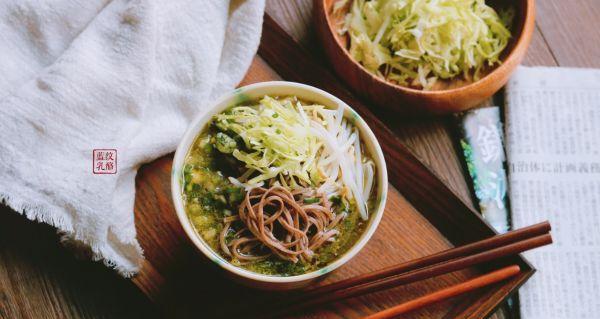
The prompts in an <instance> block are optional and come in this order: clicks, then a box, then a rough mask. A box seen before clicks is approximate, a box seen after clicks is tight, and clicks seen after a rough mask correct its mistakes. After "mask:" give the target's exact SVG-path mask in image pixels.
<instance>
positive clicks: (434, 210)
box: [132, 16, 534, 318]
mask: <svg viewBox="0 0 600 319" xmlns="http://www.w3.org/2000/svg"><path fill="white" fill-rule="evenodd" d="M324 65H325V64H321V63H319V62H317V61H316V60H315V59H314V58H312V57H311V56H310V54H309V53H307V52H306V51H305V50H304V49H302V48H301V47H300V46H299V45H298V44H297V43H295V42H294V41H293V40H292V39H291V38H290V37H289V35H287V34H286V33H285V32H284V31H283V30H282V29H281V28H279V26H278V25H277V24H276V23H275V22H274V21H273V20H272V19H271V18H269V17H268V16H266V17H265V23H264V28H263V37H262V40H261V45H260V49H259V54H258V56H257V57H256V58H255V59H254V62H253V64H252V66H251V67H250V70H249V71H248V74H247V75H246V77H245V79H244V80H243V82H242V83H241V85H246V84H250V83H255V82H260V81H268V80H280V79H284V80H289V81H296V82H303V83H306V84H310V85H314V86H317V87H319V88H321V89H324V90H325V91H328V92H330V93H332V94H334V95H336V96H337V97H339V98H341V99H342V100H344V101H345V102H346V103H348V104H349V105H350V106H352V107H353V108H354V109H355V110H357V111H358V112H359V113H360V115H361V116H362V117H363V118H364V119H365V120H366V122H367V123H368V124H369V125H370V127H371V129H372V130H373V131H374V133H375V135H376V136H377V138H378V139H379V142H380V144H381V146H382V149H383V151H384V153H385V156H386V162H387V165H388V175H389V178H390V191H389V195H388V202H387V205H386V209H385V214H384V217H383V220H382V222H381V224H380V226H379V228H378V230H377V232H376V233H375V235H374V236H373V238H372V239H371V240H370V241H369V243H368V244H367V245H366V246H365V248H364V249H363V250H362V251H361V252H360V253H359V254H358V255H357V256H356V257H354V259H352V260H351V261H350V262H349V263H347V264H346V265H345V266H343V267H341V268H340V269H338V270H337V271H335V272H333V273H332V274H331V275H330V276H328V277H327V278H326V279H325V280H324V281H323V282H322V283H328V282H333V281H337V280H340V279H344V278H348V277H351V276H355V275H358V274H361V273H365V272H368V271H372V270H376V269H380V268H383V267H386V266H390V265H393V264H396V263H399V262H402V261H407V260H410V259H414V258H417V257H421V256H424V255H428V254H431V253H434V252H437V251H440V250H443V249H447V248H449V247H452V246H454V245H460V244H464V243H466V242H470V241H474V240H478V239H481V238H484V237H489V236H491V235H493V234H494V232H493V230H492V229H491V228H490V227H489V226H488V225H487V224H486V223H485V222H484V221H483V220H482V219H481V218H480V216H479V215H478V214H477V213H476V212H474V211H472V210H471V209H469V208H468V206H467V205H466V204H465V203H463V202H462V201H461V200H460V199H459V197H457V196H456V195H455V194H454V193H453V192H452V191H451V190H450V189H449V188H448V187H447V186H446V185H445V184H444V183H443V182H441V181H440V179H439V178H438V177H437V176H435V174H433V173H432V172H431V171H430V170H429V169H428V168H427V167H426V166H425V165H423V164H422V163H421V162H420V161H419V160H418V159H417V158H416V157H415V156H413V155H412V154H411V153H410V152H409V151H408V150H407V149H406V148H405V147H404V146H403V145H402V144H401V143H400V142H399V140H398V138H397V137H396V136H395V135H394V134H393V133H392V132H391V131H390V130H389V129H388V128H387V127H386V126H385V125H384V124H383V123H382V122H381V121H380V120H379V119H378V118H377V117H376V116H375V115H373V113H371V112H370V111H369V109H368V108H367V106H366V105H365V104H363V103H362V102H361V101H360V100H358V99H357V98H355V97H354V96H353V95H352V94H351V93H350V92H348V91H347V90H346V89H345V88H344V87H343V86H342V85H341V84H340V83H339V81H338V80H337V79H336V78H335V77H334V76H333V75H332V74H331V73H330V72H329V71H328V70H327V69H326V68H325V67H324ZM171 163H172V154H171V155H168V156H165V157H163V158H161V159H159V160H157V161H154V162H153V163H151V164H149V165H146V166H144V167H143V168H142V169H141V170H140V172H139V173H138V177H137V180H136V187H137V196H136V202H135V219H136V229H137V233H138V240H139V241H140V244H141V245H142V248H143V249H144V254H145V257H146V260H145V262H144V264H143V266H142V270H141V272H140V273H139V274H138V275H137V276H136V277H134V278H133V279H132V280H133V282H134V284H135V285H136V286H138V287H139V288H140V289H141V290H142V291H143V292H144V293H145V294H146V295H147V296H148V297H149V298H150V299H152V300H153V301H155V302H156V303H157V304H158V305H159V306H160V307H161V308H162V309H163V310H164V311H165V314H166V315H168V317H200V318H215V317H229V316H231V315H232V314H239V311H240V310H241V309H252V305H254V304H261V305H262V304H264V302H265V301H268V300H269V299H270V298H272V297H273V296H274V295H273V294H272V293H269V292H262V291H257V290H253V289H250V288H246V287H243V286H240V285H237V284H235V283H233V282H231V281H230V280H229V279H227V278H225V277H224V276H222V273H221V270H220V269H217V268H216V266H215V265H213V264H212V263H211V262H209V261H207V260H205V259H203V258H202V257H201V253H200V252H198V251H197V249H196V248H195V247H194V246H193V245H192V244H191V243H190V242H189V241H188V240H187V238H186V236H185V234H184V232H183V229H182V228H181V226H180V225H179V222H178V220H177V217H176V214H175V211H174V208H173V205H172V202H171V195H170V194H171V193H170V174H171ZM508 262H510V263H518V264H520V265H521V267H522V268H523V269H524V271H523V272H522V273H521V274H520V275H519V276H517V277H515V278H513V279H510V280H508V281H506V282H503V283H500V284H497V285H495V286H493V287H491V288H488V289H484V290H481V291H479V292H477V293H472V294H470V295H468V296H466V297H460V298H455V299H453V300H449V301H446V302H444V303H440V304H438V305H434V306H431V307H427V308H426V309H422V310H419V311H416V312H413V313H411V314H409V315H407V316H405V318H481V317H485V316H487V315H489V314H490V313H491V312H492V311H493V310H494V309H495V308H496V307H497V306H498V305H499V304H500V303H501V302H502V301H503V300H504V299H505V298H507V297H508V296H509V295H510V294H511V293H513V292H514V291H515V290H516V289H517V288H518V287H519V286H520V285H521V284H523V283H524V282H525V281H526V280H527V279H528V278H529V277H530V276H531V275H532V274H533V272H534V270H533V269H532V268H531V267H530V266H529V264H527V262H526V261H524V260H523V259H522V258H521V257H519V256H517V257H512V258H509V259H507V260H503V261H499V262H498V263H497V264H496V265H489V267H494V266H498V265H500V264H504V263H508ZM483 270H485V269H483V268H480V269H476V268H472V269H467V270H464V271H459V272H454V273H451V274H447V275H444V276H439V277H436V278H434V279H430V280H425V281H422V282H418V283H414V284H411V285H406V286H402V287H397V288H394V289H390V290H387V291H383V292H378V293H374V294H371V295H367V296H363V297H359V298H354V299H350V300H346V301H342V302H337V303H332V304H329V305H326V306H324V307H321V308H315V309H306V311H304V312H303V313H301V314H297V316H299V317H306V318H324V317H327V318H329V317H331V318H333V317H344V318H357V317H361V316H364V315H367V314H370V313H373V312H376V311H379V310H382V309H385V308H387V307H390V306H393V305H395V304H397V303H400V302H402V301H405V300H409V299H412V298H415V297H417V296H421V295H424V294H426V293H428V292H432V291H435V290H437V289H440V288H443V287H447V286H449V285H452V284H455V283H458V282H460V281H464V280H465V279H467V278H471V277H473V276H475V275H477V274H478V273H480V272H481V271H483ZM322 283H321V284H322ZM278 296H281V293H278ZM275 306H276V305H274V307H275ZM256 310H257V311H260V312H264V311H268V309H256Z"/></svg>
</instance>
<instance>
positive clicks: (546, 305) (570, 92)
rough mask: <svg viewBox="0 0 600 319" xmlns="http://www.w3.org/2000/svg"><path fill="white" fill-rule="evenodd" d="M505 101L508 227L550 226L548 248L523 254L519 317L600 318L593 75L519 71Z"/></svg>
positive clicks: (597, 82)
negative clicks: (527, 276) (526, 275)
mask: <svg viewBox="0 0 600 319" xmlns="http://www.w3.org/2000/svg"><path fill="white" fill-rule="evenodd" d="M505 97H506V101H505V102H506V109H505V112H506V113H505V115H506V124H507V125H506V151H507V160H508V174H509V198H510V202H511V211H512V221H513V225H514V227H515V228H518V227H523V226H527V225H531V224H533V223H536V222H539V221H542V220H550V222H551V223H552V226H553V230H552V235H553V238H554V242H555V243H554V244H553V245H552V246H551V247H544V248H541V249H537V250H535V251H532V252H528V253H526V254H525V255H526V257H528V258H529V260H530V261H531V262H532V263H533V264H534V266H535V267H536V268H537V269H538V272H537V273H536V274H535V275H534V277H533V278H532V279H531V280H530V281H529V282H528V283H527V284H526V285H525V286H524V287H523V288H522V289H521V290H520V292H519V294H520V300H521V316H522V318H523V319H570V318H578V319H581V318H600V298H599V297H598V296H599V294H600V70H590V69H587V70H586V69H571V68H525V67H521V68H520V69H519V70H518V71H517V72H516V74H515V75H514V76H513V77H512V79H511V80H510V81H509V83H508V85H507V87H506V94H505Z"/></svg>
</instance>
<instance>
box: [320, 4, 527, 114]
mask: <svg viewBox="0 0 600 319" xmlns="http://www.w3.org/2000/svg"><path fill="white" fill-rule="evenodd" d="M337 1H339V0H314V7H313V8H314V14H313V17H314V20H315V28H316V31H317V35H318V36H319V38H320V40H321V43H322V45H323V48H324V50H325V53H326V54H327V57H328V58H329V62H330V63H331V65H332V66H333V69H334V70H335V71H336V73H337V74H338V76H339V77H340V78H341V79H342V80H343V81H345V82H346V83H347V84H348V85H349V86H350V87H351V88H352V89H353V90H354V91H355V92H356V93H358V94H360V95H363V96H365V97H367V98H368V99H369V100H371V101H373V102H375V103H376V104H378V105H379V106H380V107H383V108H387V109H388V110H392V111H394V112H396V113H397V114H400V113H401V114H403V115H431V114H447V113H454V112H459V111H463V110H466V109H469V108H472V107H475V106H477V105H479V104H480V103H481V102H483V101H484V100H486V99H488V98H489V97H491V96H492V95H494V93H496V92H497V91H498V90H499V89H500V88H501V87H502V86H504V84H506V82H507V81H508V78H509V77H510V75H511V74H512V72H513V71H514V70H515V69H516V68H517V66H518V65H519V63H521V60H523V57H524V56H525V53H526V52H527V47H528V46H529V43H530V42H531V37H532V35H533V31H534V29H535V1H534V0H516V1H513V0H488V1H486V3H487V4H489V5H490V6H492V7H493V8H495V9H499V8H506V7H507V6H511V7H513V8H514V9H515V18H514V19H513V25H512V27H511V32H512V38H511V40H510V42H509V44H508V46H507V47H506V48H505V49H504V51H503V53H502V54H501V56H500V59H501V60H502V63H501V64H500V65H498V66H496V67H494V68H492V69H491V70H486V71H485V72H484V75H483V76H481V78H480V79H479V80H477V81H474V82H473V81H465V80H462V79H460V78H454V79H451V80H447V81H438V83H437V84H436V87H434V88H433V90H421V89H414V88H410V87H405V86H401V85H397V84H394V83H391V82H388V81H386V80H384V79H382V78H379V77H377V76H375V75H373V74H372V73H370V72H369V71H367V69H365V68H364V67H363V66H362V65H361V64H360V63H358V62H357V61H355V60H354V59H353V58H352V56H351V55H350V54H349V52H348V50H347V48H348V38H347V35H340V34H339V33H338V31H337V29H338V26H339V25H340V23H341V20H343V19H344V17H345V15H346V12H347V11H348V9H349V7H350V5H351V4H352V1H348V2H347V3H346V5H345V6H344V7H343V8H342V9H341V10H339V11H336V12H335V13H333V5H334V4H335V3H336V2H337Z"/></svg>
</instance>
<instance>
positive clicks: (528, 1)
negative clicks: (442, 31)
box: [317, 0, 535, 96]
mask: <svg viewBox="0 0 600 319" xmlns="http://www.w3.org/2000/svg"><path fill="white" fill-rule="evenodd" d="M325 1H327V0H317V2H318V3H319V6H320V7H321V8H322V10H319V11H321V12H319V13H317V14H322V15H323V16H324V17H325V20H324V21H325V22H326V24H327V32H328V33H329V36H330V37H332V38H333V40H334V42H335V45H336V47H337V48H338V50H339V51H341V52H343V54H344V56H345V58H346V59H347V60H349V61H350V62H351V63H352V64H353V65H354V66H355V67H358V68H359V69H360V71H361V73H364V75H367V76H369V77H370V78H371V79H373V80H375V81H376V82H377V83H379V84H381V85H384V86H387V87H390V88H392V89H395V90H399V91H404V92H406V93H411V94H420V95H428V96H442V95H447V94H451V93H457V92H464V91H468V90H472V89H475V88H476V87H478V86H480V85H481V84H482V83H486V82H489V81H493V80H495V78H496V77H497V75H498V74H501V73H504V72H507V71H508V70H509V69H510V67H511V66H510V65H511V64H512V63H515V62H517V63H518V62H519V61H517V60H519V59H520V58H519V57H518V56H517V54H516V53H517V52H519V51H520V50H524V49H526V48H527V46H528V45H529V42H530V40H531V36H532V34H533V29H534V27H535V24H534V23H533V21H535V0H520V3H523V4H524V8H523V16H524V18H523V20H522V23H523V25H522V27H521V28H520V32H519V34H518V39H516V42H515V44H514V45H513V46H512V48H511V50H510V52H508V54H507V55H506V58H505V59H504V60H502V63H501V64H500V65H498V66H497V67H495V68H494V69H493V70H492V71H491V72H489V73H488V74H486V75H485V76H484V77H482V78H480V79H479V80H477V81H474V82H471V83H469V84H467V85H463V86H460V87H456V88H452V89H443V90H432V91H428V90H423V89H420V90H419V89H414V88H410V87H406V86H402V85H398V84H394V83H391V82H388V81H386V80H384V79H381V78H379V77H377V76H375V75H374V74H372V73H371V72H369V71H368V70H367V69H366V68H365V67H364V66H363V65H362V64H360V63H359V62H358V61H356V60H354V58H353V57H352V56H351V55H350V52H349V51H348V50H347V49H346V48H344V47H343V46H342V44H341V43H340V40H339V38H338V37H337V36H336V32H335V30H333V28H332V23H331V15H330V14H329V13H328V12H327V8H326V6H325ZM352 1H354V0H352Z"/></svg>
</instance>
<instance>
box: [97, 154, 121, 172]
mask: <svg viewBox="0 0 600 319" xmlns="http://www.w3.org/2000/svg"><path fill="white" fill-rule="evenodd" d="M92 163H93V170H92V172H93V173H94V174H116V173H117V150H116V149H95V150H93V151H92Z"/></svg>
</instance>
